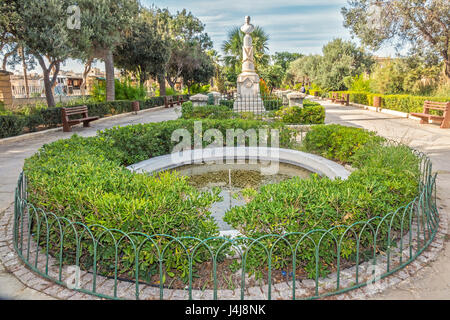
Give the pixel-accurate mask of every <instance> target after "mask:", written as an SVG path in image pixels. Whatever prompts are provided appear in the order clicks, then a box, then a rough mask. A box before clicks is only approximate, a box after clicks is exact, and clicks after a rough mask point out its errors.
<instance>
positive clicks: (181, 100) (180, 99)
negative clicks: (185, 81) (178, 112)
mask: <svg viewBox="0 0 450 320" xmlns="http://www.w3.org/2000/svg"><path fill="white" fill-rule="evenodd" d="M187 101H189V99H187V100H185V99H184V97H183V96H178V104H179V105H180V106H181V105H183V103H185V102H187Z"/></svg>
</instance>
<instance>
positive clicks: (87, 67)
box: [81, 58, 94, 97]
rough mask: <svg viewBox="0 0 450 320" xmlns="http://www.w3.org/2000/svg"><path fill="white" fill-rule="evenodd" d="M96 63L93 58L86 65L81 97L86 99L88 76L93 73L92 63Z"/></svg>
mask: <svg viewBox="0 0 450 320" xmlns="http://www.w3.org/2000/svg"><path fill="white" fill-rule="evenodd" d="M93 61H94V59H93V58H89V60H88V61H87V62H86V64H85V65H84V71H83V83H82V84H81V95H82V96H83V97H84V96H85V95H86V86H87V75H88V74H89V72H90V71H91V67H92V62H93Z"/></svg>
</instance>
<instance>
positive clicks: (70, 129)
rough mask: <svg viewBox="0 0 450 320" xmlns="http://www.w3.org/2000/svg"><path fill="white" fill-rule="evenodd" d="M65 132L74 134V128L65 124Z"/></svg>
mask: <svg viewBox="0 0 450 320" xmlns="http://www.w3.org/2000/svg"><path fill="white" fill-rule="evenodd" d="M63 132H72V127H71V126H69V124H68V123H63Z"/></svg>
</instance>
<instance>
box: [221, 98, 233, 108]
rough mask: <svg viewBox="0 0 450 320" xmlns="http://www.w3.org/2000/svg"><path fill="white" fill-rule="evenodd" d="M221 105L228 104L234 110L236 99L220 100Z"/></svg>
mask: <svg viewBox="0 0 450 320" xmlns="http://www.w3.org/2000/svg"><path fill="white" fill-rule="evenodd" d="M219 105H221V106H227V107H228V109H231V110H233V107H234V100H220V101H219Z"/></svg>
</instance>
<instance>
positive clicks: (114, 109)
mask: <svg viewBox="0 0 450 320" xmlns="http://www.w3.org/2000/svg"><path fill="white" fill-rule="evenodd" d="M138 101H139V104H140V107H141V109H142V110H144V109H150V108H154V107H158V106H162V105H164V97H153V98H150V99H145V100H138ZM76 102H77V103H75V102H69V103H68V105H64V106H75V105H86V106H87V107H88V112H89V115H91V116H98V117H105V116H109V115H117V114H121V113H125V112H132V111H133V108H132V101H130V100H115V101H105V102H95V101H94V102H92V101H87V100H78V101H76ZM62 107H63V105H62V106H58V107H55V108H47V107H46V106H45V105H36V106H34V107H31V106H27V107H24V108H21V109H19V110H18V111H16V112H14V113H13V112H9V113H8V114H10V115H16V116H17V117H19V118H21V119H23V121H22V120H20V121H19V122H20V123H21V125H20V126H15V127H16V129H15V130H6V129H5V130H3V132H4V134H9V135H8V136H3V138H5V137H9V136H13V135H18V134H21V133H23V130H24V129H25V128H28V130H29V131H34V130H36V129H37V128H38V127H40V126H42V127H45V128H55V127H57V126H59V125H62V118H61V108H62ZM5 121H10V122H11V121H13V120H11V119H8V120H5ZM19 122H18V123H19ZM19 127H20V128H22V131H20V132H19V131H18V128H19Z"/></svg>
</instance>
